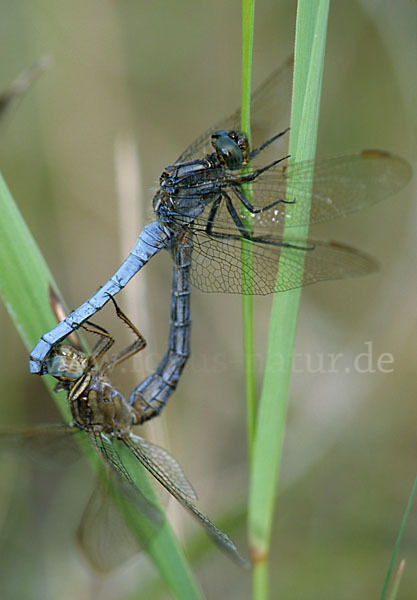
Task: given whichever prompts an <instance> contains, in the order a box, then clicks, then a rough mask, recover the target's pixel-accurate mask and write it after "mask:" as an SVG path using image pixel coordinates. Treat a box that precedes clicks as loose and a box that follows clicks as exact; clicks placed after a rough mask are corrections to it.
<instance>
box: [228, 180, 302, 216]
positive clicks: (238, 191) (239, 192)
mask: <svg viewBox="0 0 417 600" xmlns="http://www.w3.org/2000/svg"><path fill="white" fill-rule="evenodd" d="M230 188H231V189H232V190H233V191H234V193H235V194H236V196H237V197H238V198H239V200H240V201H241V202H242V204H243V206H244V207H245V208H246V209H247V210H248V211H249V212H250V213H251V214H252V215H257V214H259V213H262V212H264V211H266V210H269V209H270V208H273V207H274V206H276V205H277V204H295V200H284V199H283V198H279V199H278V200H274V202H271V203H270V204H267V205H266V206H263V207H262V208H255V207H254V206H253V204H251V203H250V202H249V200H248V199H247V198H246V196H245V194H244V193H243V192H242V190H241V189H240V185H239V184H238V185H234V184H231V185H230Z"/></svg>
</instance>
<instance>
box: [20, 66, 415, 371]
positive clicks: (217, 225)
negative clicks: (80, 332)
mask: <svg viewBox="0 0 417 600" xmlns="http://www.w3.org/2000/svg"><path fill="white" fill-rule="evenodd" d="M292 69H293V65H292V60H291V59H290V60H287V61H286V63H284V65H283V66H282V67H281V68H279V69H278V70H277V71H276V72H274V73H273V74H272V75H271V76H270V77H269V78H268V79H267V80H266V81H265V82H264V83H263V84H262V85H261V86H260V87H259V88H258V89H257V90H256V91H255V92H254V94H253V95H252V97H251V115H252V130H253V138H252V145H250V144H249V141H248V137H247V136H246V135H245V133H244V132H242V131H240V129H239V122H240V110H237V111H235V112H234V113H233V114H232V115H231V116H230V117H228V118H227V119H224V120H223V121H220V122H219V123H217V124H216V126H214V127H211V128H210V129H208V130H207V131H206V132H205V133H204V134H202V135H201V136H199V137H198V138H197V139H196V140H195V141H194V142H193V143H192V144H191V145H190V146H189V147H188V148H187V149H186V150H185V151H184V152H183V153H182V154H181V156H180V157H179V158H178V159H177V160H176V161H175V163H174V164H172V165H170V166H168V167H166V168H165V170H164V171H163V173H162V175H161V177H160V180H159V187H158V190H157V192H156V194H155V196H154V199H153V209H154V213H155V220H154V221H152V222H151V223H149V224H148V225H146V226H145V227H144V228H143V230H142V232H141V233H140V235H139V237H138V239H137V241H136V244H135V246H134V248H133V250H132V252H131V253H130V254H129V256H128V257H127V259H126V260H125V261H124V262H123V264H122V265H121V266H120V268H119V269H118V270H117V271H116V272H115V273H114V275H113V276H112V277H111V278H110V279H109V280H108V281H107V282H106V283H105V284H104V285H103V286H102V287H101V288H100V289H99V290H98V291H97V292H96V293H95V294H94V295H93V296H92V297H91V298H90V299H89V300H87V301H86V302H85V303H83V304H82V305H81V306H80V307H79V308H77V309H76V310H75V311H73V312H72V313H71V314H70V315H68V317H67V318H66V319H65V320H64V321H62V322H61V323H59V324H58V325H57V326H56V327H54V328H53V329H52V330H51V331H49V332H47V333H45V334H44V335H42V337H41V338H40V340H39V342H38V343H37V345H36V346H35V348H34V349H33V350H32V352H31V356H30V372H31V373H35V374H43V373H45V372H46V362H45V358H46V357H47V356H48V355H49V354H50V352H51V350H52V349H53V347H54V346H55V345H57V344H59V343H60V342H61V341H62V340H63V339H64V338H65V337H66V336H67V335H69V334H70V333H71V332H72V331H74V330H75V329H77V328H78V327H80V326H81V324H82V323H83V322H85V321H86V320H87V319H89V318H90V317H91V316H92V315H94V314H95V313H96V312H97V311H98V310H100V309H101V308H102V307H103V306H104V305H105V304H106V302H107V301H108V299H109V297H110V296H112V297H113V296H114V295H115V294H117V293H118V292H120V290H122V289H123V288H124V287H125V286H126V284H127V283H128V282H129V281H130V279H131V278H132V277H133V276H134V275H135V274H136V273H137V272H138V271H139V270H140V269H141V268H142V267H143V266H144V265H145V264H147V263H148V261H149V260H150V259H151V258H152V257H153V256H154V255H155V254H157V253H158V252H160V251H161V250H162V249H166V250H169V251H170V252H171V254H172V256H173V260H174V267H173V268H174V271H176V272H177V273H181V278H182V279H183V283H184V286H183V290H182V292H183V294H184V302H183V304H182V308H183V309H184V311H185V317H186V318H185V321H186V322H189V320H190V319H189V314H190V300H189V299H190V294H189V291H190V285H191V284H193V285H195V286H196V287H197V288H199V289H200V290H203V291H205V292H227V293H240V294H269V293H273V292H282V291H286V290H289V289H293V288H296V287H301V286H305V285H308V284H312V283H316V282H319V281H324V280H331V279H340V278H345V277H353V276H359V275H366V274H368V273H371V272H373V271H375V270H376V268H377V264H376V262H375V261H374V260H373V259H372V258H371V257H369V256H367V255H366V254H364V253H362V252H360V251H359V250H356V249H355V248H352V247H350V246H348V245H345V244H341V243H337V242H323V241H315V240H310V239H307V240H305V239H299V238H297V236H296V235H294V237H293V238H292V237H291V236H290V234H289V232H290V231H291V228H292V227H293V228H294V231H296V228H297V227H305V226H309V225H312V224H316V223H322V222H324V221H328V220H330V219H333V218H336V217H341V216H344V215H347V214H349V213H352V212H354V211H356V210H359V209H361V208H365V207H368V206H370V205H372V204H374V203H375V202H377V201H379V200H381V199H383V198H386V197H388V196H390V195H392V194H395V193H396V192H398V191H399V190H400V189H401V188H402V187H403V186H404V185H405V184H406V183H407V181H408V180H409V179H410V177H411V168H410V166H409V165H408V163H407V162H406V161H405V160H404V159H402V158H401V157H398V156H394V155H393V154H390V153H389V152H385V151H382V150H363V151H360V152H357V153H354V154H345V155H339V156H332V157H329V158H319V159H317V160H313V161H305V162H300V163H294V164H291V163H288V162H287V161H288V158H290V157H289V156H288V154H287V153H286V152H282V151H281V152H280V151H279V148H280V147H281V146H282V145H283V144H285V143H286V139H287V137H288V136H287V133H288V127H286V126H285V125H284V124H283V123H282V122H281V121H282V120H283V119H284V118H285V120H286V124H288V112H289V107H290V93H291V80H292ZM278 109H279V110H280V111H281V112H280V114H279V115H277V111H278ZM273 126H275V131H278V132H279V133H277V134H275V135H273V136H272V137H269V138H268V135H270V132H271V131H272V130H273ZM271 154H272V156H273V157H274V158H272V159H271V158H269V157H270V156H271ZM248 185H249V186H250V189H251V194H250V195H249V194H248V192H247V189H246V186H248ZM310 197H311V206H310V204H309V202H310ZM308 206H310V208H308ZM247 214H249V219H250V223H249V225H248V224H247V222H246V215H247ZM284 230H285V237H284ZM242 241H243V242H245V247H246V248H249V250H250V251H249V252H247V253H243V254H242V252H241V247H242ZM278 268H279V270H280V272H281V270H282V272H283V273H284V274H285V276H283V277H279V278H277V274H278ZM174 277H175V275H174ZM177 334H178V336H180V335H181V329H178V330H177ZM170 340H171V341H172V332H171V334H170ZM177 346H178V347H179V344H177ZM184 358H185V360H186V358H187V357H184V356H181V353H180V352H178V353H177V355H176V359H177V362H178V363H180V362H181V361H182V365H183V364H184ZM161 365H162V367H161V368H162V369H163V368H164V365H163V364H162V363H161ZM180 370H181V369H179V371H180ZM179 371H178V372H179Z"/></svg>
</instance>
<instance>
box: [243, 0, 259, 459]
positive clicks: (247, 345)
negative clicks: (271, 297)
mask: <svg viewBox="0 0 417 600" xmlns="http://www.w3.org/2000/svg"><path fill="white" fill-rule="evenodd" d="M254 21H255V0H242V112H241V115H242V116H241V129H242V131H244V132H245V133H246V135H247V137H248V140H249V143H250V95H251V80H252V52H253V30H254ZM244 193H245V195H246V197H247V198H248V199H249V201H250V198H251V190H250V186H249V185H248V186H244ZM243 213H245V211H244V210H243ZM243 222H244V224H245V225H246V227H247V228H250V226H251V220H250V217H248V218H245V215H244V216H243ZM242 262H245V264H249V265H250V264H252V250H251V248H250V245H249V244H247V243H246V242H245V241H242ZM249 271H251V269H249ZM251 278H252V273H251V272H249V273H248V272H242V286H243V288H244V289H250V288H251V285H252V281H251ZM242 315H243V348H244V357H245V380H246V421H247V437H248V448H249V456H250V457H252V452H253V444H254V441H255V426H256V380H255V354H254V352H255V350H254V322H253V296H251V295H250V294H248V295H244V296H243V297H242Z"/></svg>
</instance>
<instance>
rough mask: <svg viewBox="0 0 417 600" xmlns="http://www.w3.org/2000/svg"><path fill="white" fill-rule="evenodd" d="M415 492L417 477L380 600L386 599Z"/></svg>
mask: <svg viewBox="0 0 417 600" xmlns="http://www.w3.org/2000/svg"><path fill="white" fill-rule="evenodd" d="M416 491H417V477H416V478H415V480H414V484H413V487H412V488H411V492H410V496H409V498H408V502H407V506H406V507H405V511H404V515H403V518H402V521H401V525H400V529H399V531H398V536H397V539H396V541H395V544H394V549H393V551H392V556H391V560H390V563H389V565H388V570H387V574H386V576H385V581H384V585H383V587H382V592H381V596H380V600H385V598H386V597H387V593H388V587H389V583H390V579H391V574H392V570H393V568H394V564H395V561H396V559H397V555H398V550H399V548H400V544H401V540H402V538H403V535H404V531H405V526H406V524H407V519H408V515H409V514H410V510H411V506H412V504H413V500H414V496H415V495H416ZM398 585H399V584H398Z"/></svg>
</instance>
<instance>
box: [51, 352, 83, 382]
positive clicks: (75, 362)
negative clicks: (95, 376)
mask: <svg viewBox="0 0 417 600" xmlns="http://www.w3.org/2000/svg"><path fill="white" fill-rule="evenodd" d="M87 366H88V356H87V355H86V354H85V353H84V352H82V351H81V350H77V349H76V348H73V347H72V346H67V345H65V344H61V345H60V346H57V347H56V348H54V349H53V351H52V353H51V355H50V356H49V357H48V359H47V360H46V372H47V373H48V375H52V377H55V379H57V380H58V381H59V382H61V383H71V382H73V381H76V380H77V379H79V378H80V377H81V376H82V375H83V374H84V373H85V370H86V368H87Z"/></svg>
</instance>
